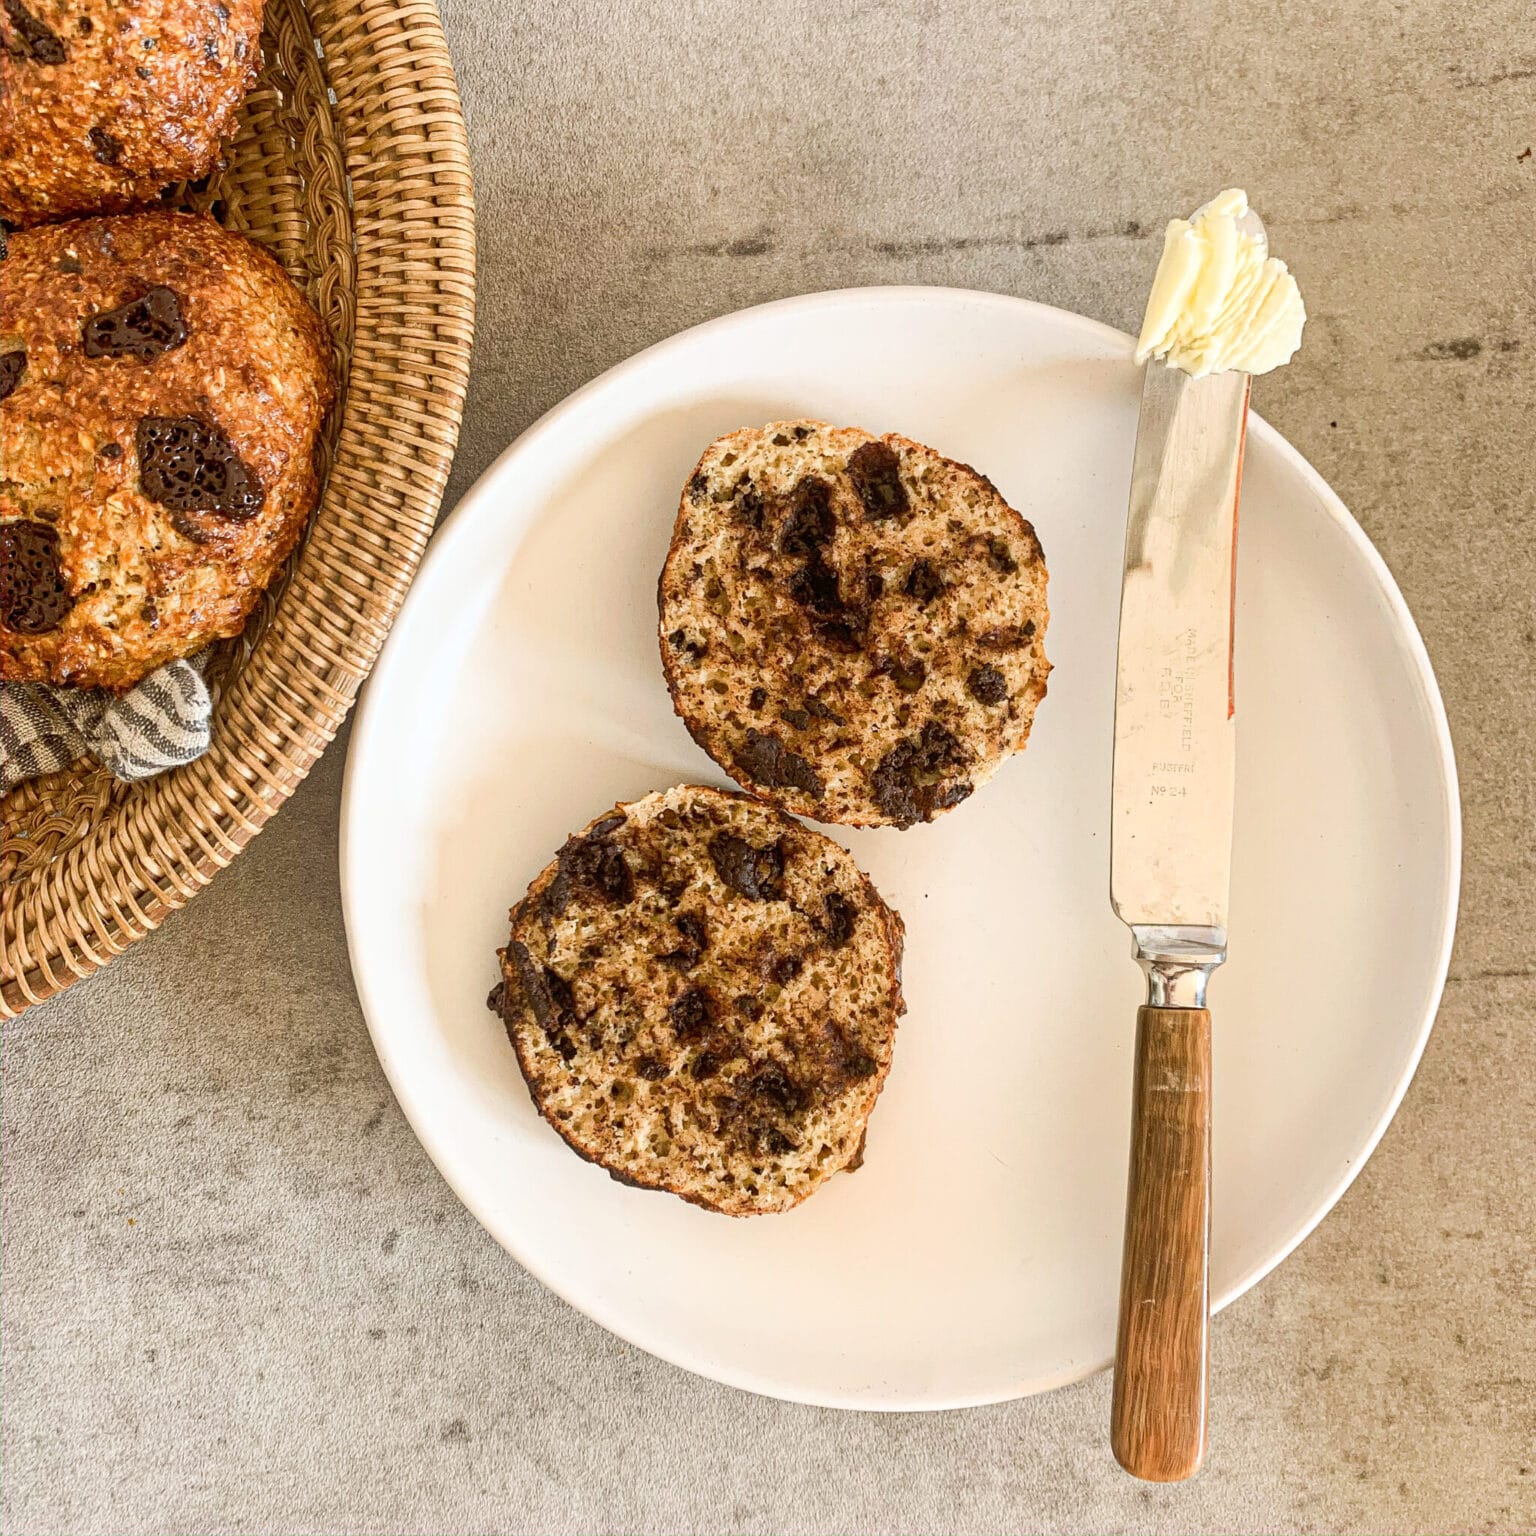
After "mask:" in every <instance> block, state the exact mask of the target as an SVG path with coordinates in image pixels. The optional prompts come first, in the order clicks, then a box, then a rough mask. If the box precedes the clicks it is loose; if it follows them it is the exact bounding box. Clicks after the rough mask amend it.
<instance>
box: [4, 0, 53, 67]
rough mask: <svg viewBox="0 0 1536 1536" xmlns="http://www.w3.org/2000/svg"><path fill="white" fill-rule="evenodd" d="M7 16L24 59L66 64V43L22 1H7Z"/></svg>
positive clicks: (42, 62)
mask: <svg viewBox="0 0 1536 1536" xmlns="http://www.w3.org/2000/svg"><path fill="white" fill-rule="evenodd" d="M5 14H6V16H7V18H8V19H9V20H10V23H11V26H12V28H13V29H14V31H15V33H16V43H17V44H18V45H19V49H18V51H19V52H20V54H21V57H22V58H30V59H32V60H33V61H34V62H36V63H38V64H62V63H63V62H64V43H63V41H62V39H61V38H60V37H59V34H58V33H57V32H55V31H54V30H53V28H52V27H49V26H46V25H45V24H44V23H43V22H41V21H39V20H38V19H37V17H36V16H34V15H33V14H32V12H31V11H29V10H28V9H27V8H26V6H24V5H23V4H22V3H21V0H5Z"/></svg>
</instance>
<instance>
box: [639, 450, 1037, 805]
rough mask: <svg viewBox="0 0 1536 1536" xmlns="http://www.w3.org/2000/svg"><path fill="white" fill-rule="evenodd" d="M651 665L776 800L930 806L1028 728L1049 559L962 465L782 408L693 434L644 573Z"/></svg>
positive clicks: (755, 786) (712, 744) (682, 705)
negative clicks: (657, 640)
mask: <svg viewBox="0 0 1536 1536" xmlns="http://www.w3.org/2000/svg"><path fill="white" fill-rule="evenodd" d="M660 607H661V626H660V635H661V659H662V666H663V668H664V669H665V671H666V677H667V687H668V688H669V689H670V690H671V693H672V702H673V705H674V707H675V708H676V710H677V713H678V714H679V715H680V716H681V717H682V719H683V722H684V724H685V725H686V726H687V727H688V730H689V731H690V732H691V733H692V735H693V738H694V740H695V741H697V742H698V743H699V745H700V746H701V747H703V748H704V750H705V751H706V752H708V753H709V755H710V756H711V757H712V758H714V760H715V761H716V762H717V763H719V764H720V766H721V767H722V768H723V769H725V771H726V772H727V773H729V774H730V775H731V776H732V777H733V778H734V779H735V780H736V781H737V783H739V784H741V785H742V786H743V787H744V788H746V789H750V790H751V791H752V793H753V794H755V795H760V796H761V797H762V798H763V799H765V800H769V801H772V802H773V803H774V804H775V805H778V806H781V807H782V808H783V809H785V810H788V811H793V812H795V813H797V814H798V815H801V816H811V817H814V818H815V819H816V820H818V821H831V822H843V823H845V824H847V825H850V826H861V827H862V826H894V827H910V826H912V825H913V824H914V823H916V822H919V821H931V820H932V819H933V818H934V817H935V816H937V815H939V814H940V813H941V812H944V811H947V810H949V809H950V808H951V807H952V806H955V805H958V804H959V803H960V802H961V801H962V800H964V799H966V798H967V797H968V796H969V795H970V794H971V793H972V792H973V791H974V790H976V789H978V788H979V787H980V786H981V785H982V784H984V783H985V782H986V781H987V780H988V779H989V778H990V777H991V776H992V774H993V773H994V772H995V771H996V769H997V768H998V766H999V764H1001V762H1002V761H1003V759H1004V758H1006V757H1007V756H1008V755H1009V754H1010V753H1012V752H1017V751H1020V750H1021V749H1022V748H1023V746H1024V744H1025V742H1026V741H1027V740H1028V737H1029V729H1030V724H1031V722H1032V721H1033V719H1034V715H1035V706H1036V705H1037V704H1038V703H1039V702H1040V700H1041V699H1042V698H1043V697H1044V696H1045V688H1046V677H1047V675H1048V674H1049V672H1050V663H1049V662H1048V661H1047V660H1046V659H1045V627H1046V621H1047V619H1048V618H1049V610H1048V609H1047V607H1046V568H1045V557H1044V555H1043V554H1042V552H1041V549H1040V541H1039V540H1038V539H1037V538H1036V537H1035V530H1034V529H1033V528H1032V527H1031V526H1030V525H1029V524H1028V523H1027V522H1026V521H1025V520H1024V519H1023V518H1022V517H1021V516H1020V515H1019V514H1018V513H1017V512H1015V511H1014V510H1013V508H1012V507H1010V506H1009V505H1008V503H1007V502H1005V501H1004V500H1003V498H1002V497H1001V496H1000V495H999V494H998V492H997V489H996V487H995V486H993V484H992V482H991V481H990V480H988V479H987V478H986V477H985V476H983V475H980V474H978V473H977V472H976V471H975V470H974V469H971V468H970V467H969V466H968V465H965V464H957V463H955V462H954V461H953V460H951V459H946V458H943V457H941V456H940V455H939V454H937V453H935V452H934V451H933V449H931V448H925V447H924V446H923V445H922V444H921V443H914V442H912V441H910V440H909V439H907V438H904V437H897V436H896V435H895V434H889V435H887V436H885V437H874V436H871V434H869V433H868V432H862V431H859V430H858V429H857V428H854V427H831V426H827V425H826V424H825V423H824V422H819V421H781V422H773V423H771V424H770V425H768V426H766V427H762V428H758V429H754V430H746V431H741V432H732V433H731V434H730V435H729V436H726V437H722V438H720V439H719V440H718V441H717V442H714V443H711V444H710V446H709V448H708V449H707V450H706V451H705V453H704V457H703V458H702V459H700V461H699V465H698V468H697V469H696V470H695V471H694V472H693V474H692V475H691V476H690V477H689V479H688V483H687V485H686V486H685V487H684V488H683V498H682V505H681V506H680V507H679V508H678V513H677V523H676V526H675V528H674V530H673V535H672V545H671V548H670V550H669V551H668V553H667V559H666V564H665V566H664V567H663V570H662V573H661V586H660Z"/></svg>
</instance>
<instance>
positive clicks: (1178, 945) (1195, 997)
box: [1131, 923, 1227, 1008]
mask: <svg viewBox="0 0 1536 1536" xmlns="http://www.w3.org/2000/svg"><path fill="white" fill-rule="evenodd" d="M1131 939H1132V947H1133V951H1134V953H1135V956H1136V959H1137V961H1138V962H1139V963H1140V965H1141V968H1142V969H1143V970H1144V971H1145V972H1146V973H1147V1003H1148V1005H1149V1006H1150V1007H1153V1008H1204V1007H1205V985H1206V983H1207V982H1208V981H1209V980H1210V979H1211V972H1212V971H1214V970H1215V969H1216V967H1217V966H1218V965H1220V964H1221V963H1222V961H1223V960H1225V959H1226V958H1227V930H1226V929H1225V928H1184V927H1175V928H1165V927H1159V926H1153V925H1151V924H1146V923H1134V924H1132V926H1131Z"/></svg>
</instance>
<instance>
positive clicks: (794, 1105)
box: [746, 1064, 805, 1115]
mask: <svg viewBox="0 0 1536 1536" xmlns="http://www.w3.org/2000/svg"><path fill="white" fill-rule="evenodd" d="M746 1091H747V1093H748V1094H749V1095H751V1097H752V1098H754V1099H760V1100H763V1101H765V1102H767V1103H769V1104H772V1105H773V1106H774V1107H775V1108H777V1109H779V1110H781V1111H783V1113H784V1114H786V1115H792V1114H794V1113H795V1112H796V1111H797V1110H799V1109H802V1108H803V1107H804V1105H805V1097H804V1095H803V1094H802V1092H801V1090H800V1085H799V1084H798V1083H796V1082H795V1080H794V1078H792V1077H791V1076H790V1075H789V1073H787V1072H786V1071H785V1070H784V1069H783V1067H781V1066H778V1065H777V1064H770V1065H769V1066H766V1067H759V1068H758V1069H757V1071H756V1072H754V1073H753V1074H752V1076H751V1077H749V1078H748V1079H747V1083H746Z"/></svg>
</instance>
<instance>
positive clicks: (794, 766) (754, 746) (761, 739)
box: [735, 730, 826, 800]
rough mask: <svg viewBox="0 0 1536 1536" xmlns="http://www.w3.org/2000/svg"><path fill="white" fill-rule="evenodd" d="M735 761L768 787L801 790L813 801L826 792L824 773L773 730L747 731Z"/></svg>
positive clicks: (758, 781) (749, 776) (744, 770)
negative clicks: (818, 770) (791, 747)
mask: <svg viewBox="0 0 1536 1536" xmlns="http://www.w3.org/2000/svg"><path fill="white" fill-rule="evenodd" d="M735 761H736V766H737V767H738V768H740V769H741V771H742V772H743V773H745V774H746V775H747V777H748V778H750V779H754V780H756V782H757V783H759V784H762V785H765V786H767V787H768V788H769V789H798V790H802V791H804V793H806V794H808V795H809V796H810V797H811V799H813V800H820V799H821V797H822V796H823V795H824V794H825V793H826V786H825V785H824V784H823V783H822V782H821V775H820V774H819V773H817V772H816V770H815V769H814V768H813V767H811V765H810V763H808V762H807V761H806V760H805V758H803V757H801V756H800V754H799V753H798V752H791V751H790V750H789V748H788V747H786V746H785V745H784V743H783V741H782V740H781V739H780V738H779V737H778V736H775V735H774V734H773V733H772V732H768V731H755V730H748V732H747V739H746V741H745V742H744V743H743V744H742V745H741V746H739V747H738V748H737V749H736V753H735Z"/></svg>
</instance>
